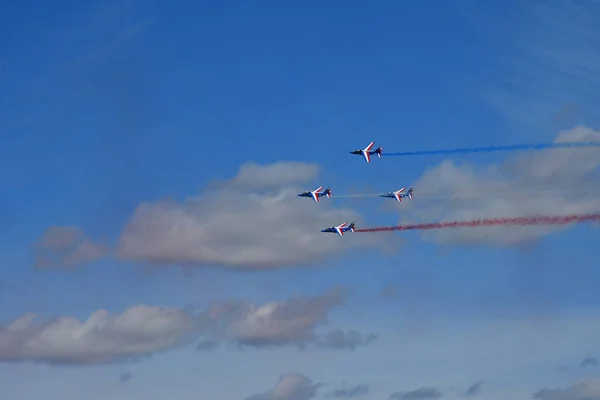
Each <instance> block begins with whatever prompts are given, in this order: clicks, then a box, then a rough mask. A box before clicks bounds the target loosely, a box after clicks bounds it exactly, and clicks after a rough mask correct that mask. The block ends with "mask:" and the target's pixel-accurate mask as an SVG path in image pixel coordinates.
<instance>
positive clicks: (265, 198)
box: [117, 162, 390, 269]
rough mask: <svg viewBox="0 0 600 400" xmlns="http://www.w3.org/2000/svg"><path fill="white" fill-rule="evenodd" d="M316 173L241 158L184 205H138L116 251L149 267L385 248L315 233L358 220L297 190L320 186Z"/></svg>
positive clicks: (259, 264) (251, 263) (263, 263)
mask: <svg viewBox="0 0 600 400" xmlns="http://www.w3.org/2000/svg"><path fill="white" fill-rule="evenodd" d="M317 173H318V168H317V166H316V165H313V164H304V163H298V162H279V163H275V164H270V165H257V164H245V165H243V166H242V167H241V168H240V170H239V171H238V174H237V176H235V177H234V178H233V179H231V180H229V181H226V182H223V183H219V184H213V185H210V186H209V188H208V189H207V190H206V191H205V192H204V193H202V194H201V195H200V196H198V197H196V198H193V199H189V200H187V201H185V202H183V203H177V202H172V201H161V202H146V203H142V204H140V205H139V206H138V207H137V209H136V210H135V212H134V214H133V216H132V218H131V220H130V221H129V223H128V224H127V225H126V227H125V228H124V230H123V232H122V234H121V237H120V239H119V245H118V249H117V255H118V257H119V258H120V259H123V260H129V261H140V262H148V263H153V264H155V265H171V264H179V265H202V264H213V265H221V266H226V267H231V268H239V269H269V268H277V267H281V266H287V265H295V264H299V263H303V262H307V261H313V260H322V259H324V258H326V257H330V256H333V255H335V254H339V253H340V252H343V251H345V250H348V249H350V248H382V246H385V245H384V243H385V242H382V241H388V240H390V236H389V235H385V234H384V235H352V234H348V235H346V236H345V237H343V238H340V237H338V236H337V235H333V234H324V233H321V232H320V230H321V229H323V228H325V227H328V226H332V225H337V224H340V223H342V222H344V221H346V222H351V221H356V223H357V225H358V226H360V225H361V218H360V216H359V215H358V214H357V213H356V212H355V211H353V210H351V209H348V208H342V207H337V206H336V205H335V201H334V200H332V199H329V200H328V199H325V200H323V201H320V202H319V203H318V204H315V203H314V202H313V201H312V200H311V199H309V198H299V197H297V196H296V195H297V194H298V193H299V192H302V191H307V190H312V189H314V187H313V186H321V185H323V183H315V182H314V180H315V178H316V176H317ZM300 184H302V185H300Z"/></svg>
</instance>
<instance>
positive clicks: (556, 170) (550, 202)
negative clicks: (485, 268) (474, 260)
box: [401, 127, 600, 246]
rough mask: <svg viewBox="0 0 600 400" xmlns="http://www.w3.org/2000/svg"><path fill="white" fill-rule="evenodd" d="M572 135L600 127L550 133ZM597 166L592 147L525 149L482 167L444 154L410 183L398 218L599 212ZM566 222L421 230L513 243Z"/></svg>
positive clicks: (452, 239) (586, 136)
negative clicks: (409, 197)
mask: <svg viewBox="0 0 600 400" xmlns="http://www.w3.org/2000/svg"><path fill="white" fill-rule="evenodd" d="M574 141H576V142H579V141H584V142H588V141H600V131H594V130H592V129H589V128H586V127H576V128H574V129H572V130H570V131H565V132H561V133H560V134H559V135H558V137H557V138H556V140H555V142H556V143H563V142H574ZM599 167H600V148H598V147H595V148H594V147H592V148H574V149H554V150H543V151H534V152H528V153H523V154H520V155H517V156H512V157H509V158H507V160H506V161H505V162H503V163H500V164H492V165H488V166H478V165H474V164H456V163H454V162H452V161H445V162H443V163H441V164H440V165H438V166H437V167H435V168H432V169H430V170H428V171H426V172H425V173H424V174H423V176H422V177H421V178H420V179H418V180H417V182H415V183H414V184H413V186H414V188H415V198H414V200H413V201H410V202H403V203H402V205H401V206H402V207H401V209H402V214H403V218H406V219H404V220H403V221H401V223H406V222H417V221H427V222H435V221H454V220H472V219H479V218H490V217H520V216H529V215H564V214H586V213H597V212H600V196H599V194H600V179H599V178H600V173H599ZM419 195H421V198H419ZM565 229H568V227H567V226H529V227H518V228H515V227H480V228H460V229H451V230H450V229H447V230H439V231H428V232H424V233H423V234H422V237H423V238H424V239H426V240H431V241H435V242H438V243H447V244H486V245H495V246H514V245H525V244H530V243H533V242H534V241H535V240H537V239H539V238H540V237H542V236H544V235H547V234H550V233H553V232H558V231H560V230H565Z"/></svg>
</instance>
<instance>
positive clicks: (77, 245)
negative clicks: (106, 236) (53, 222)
mask: <svg viewBox="0 0 600 400" xmlns="http://www.w3.org/2000/svg"><path fill="white" fill-rule="evenodd" d="M35 251H36V255H35V266H36V268H57V267H58V268H64V267H67V268H74V267H77V266H80V265H83V264H86V263H88V262H91V261H94V260H96V259H99V258H101V257H103V256H105V255H106V254H107V252H108V248H107V247H106V246H104V245H102V244H100V243H96V242H93V241H92V240H90V239H89V238H87V237H86V235H85V232H84V231H83V230H82V229H80V228H78V227H75V226H51V227H49V228H48V229H47V230H46V232H45V233H44V234H43V235H42V237H41V238H40V240H39V241H38V242H37V243H36V244H35Z"/></svg>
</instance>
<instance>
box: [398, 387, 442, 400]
mask: <svg viewBox="0 0 600 400" xmlns="http://www.w3.org/2000/svg"><path fill="white" fill-rule="evenodd" d="M440 397H442V392H440V391H439V390H438V389H436V388H430V387H421V388H419V389H416V390H411V391H408V392H395V393H392V394H391V395H390V400H429V399H439V398H440Z"/></svg>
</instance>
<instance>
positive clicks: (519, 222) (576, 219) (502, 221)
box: [354, 214, 600, 232]
mask: <svg viewBox="0 0 600 400" xmlns="http://www.w3.org/2000/svg"><path fill="white" fill-rule="evenodd" d="M589 221H600V214H583V215H561V216H556V217H548V216H538V217H517V218H484V219H476V220H471V221H452V222H437V223H430V224H415V225H399V226H388V227H382V228H369V229H355V230H354V232H386V231H412V230H421V229H446V228H475V227H478V226H508V225H513V226H514V225H516V226H527V225H567V224H571V223H581V222H589Z"/></svg>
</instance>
